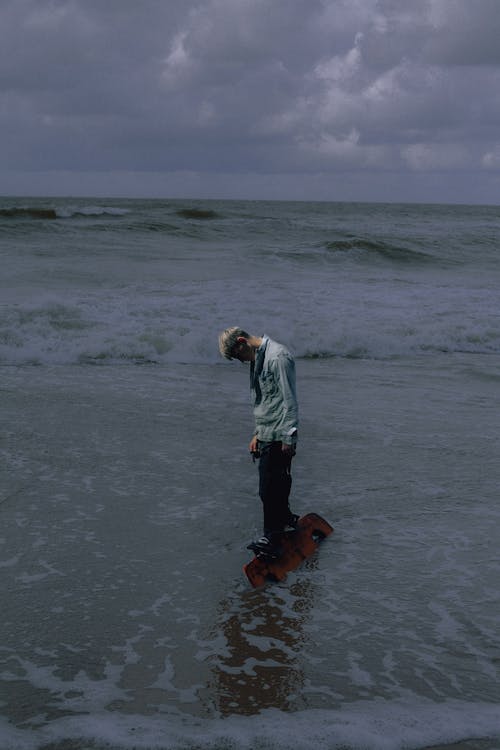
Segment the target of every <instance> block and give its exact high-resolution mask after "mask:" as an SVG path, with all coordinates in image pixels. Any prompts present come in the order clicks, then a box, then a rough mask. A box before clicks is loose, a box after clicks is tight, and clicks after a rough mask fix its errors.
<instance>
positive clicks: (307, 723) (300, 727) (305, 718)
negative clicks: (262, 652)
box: [0, 701, 500, 750]
mask: <svg viewBox="0 0 500 750" xmlns="http://www.w3.org/2000/svg"><path fill="white" fill-rule="evenodd" d="M467 739H490V740H492V741H495V740H497V741H498V742H499V743H500V710H499V708H498V706H497V705H493V704H481V703H477V704H474V703H464V702H458V701H448V702H445V703H442V704H434V703H430V702H417V701H415V702H411V701H408V702H405V703H404V702H386V701H379V702H377V701H375V702H370V703H363V702H361V703H356V704H351V705H346V707H345V708H343V709H341V710H337V711H323V710H307V711H300V712H297V713H283V712H281V711H278V710H275V709H270V710H266V711H263V712H262V713H260V714H258V715H256V716H250V717H237V716H233V717H228V718H226V719H217V720H193V719H192V718H190V717H189V718H188V717H183V716H180V715H174V714H172V715H169V716H161V717H160V716H158V717H152V718H148V717H144V716H131V715H121V714H117V713H105V712H102V713H98V714H92V715H88V714H87V715H82V716H78V717H75V716H73V717H68V718H62V719H58V720H56V721H53V722H51V723H49V724H47V725H45V726H40V727H38V728H36V729H21V728H15V727H13V726H12V725H10V724H7V723H5V722H2V721H0V747H1V748H2V750H38V749H40V748H42V747H44V746H47V745H50V743H58V742H61V741H63V740H66V741H69V740H71V741H72V743H73V744H72V745H71V747H72V748H73V747H75V748H82V750H83V749H84V748H89V750H90V748H92V750H94V748H108V750H109V749H111V748H117V749H118V748H119V749H120V750H129V749H130V750H131V749H132V748H136V749H137V750H139V749H140V750H149V749H150V748H154V749H156V750H177V748H179V749H180V748H183V749H184V750H187V748H193V749H195V748H204V749H206V750H208V749H209V748H210V749H213V750H215V749H217V750H221V748H224V749H225V750H231V749H232V748H235V749H236V748H238V750H246V749H247V748H248V750H259V749H260V748H262V750H263V749H264V748H266V749H268V750H270V749H271V748H272V749H273V750H281V749H282V748H283V750H284V749H285V748H286V750H289V748H291V747H293V748H294V750H311V748H315V749H316V750H335V749H336V748H339V749H340V748H342V749H343V750H348V749H349V750H362V749H365V748H366V749H369V750H400V749H402V748H407V749H410V748H415V749H417V748H425V747H429V746H432V745H436V744H446V743H452V742H458V741H461V740H467ZM87 743H90V745H89V744H87ZM492 747H494V744H493V745H492ZM499 747H500V744H499Z"/></svg>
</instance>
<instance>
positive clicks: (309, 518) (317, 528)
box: [243, 513, 333, 588]
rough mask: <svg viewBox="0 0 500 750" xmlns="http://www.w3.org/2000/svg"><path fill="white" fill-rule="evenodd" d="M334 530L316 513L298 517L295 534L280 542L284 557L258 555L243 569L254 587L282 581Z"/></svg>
mask: <svg viewBox="0 0 500 750" xmlns="http://www.w3.org/2000/svg"><path fill="white" fill-rule="evenodd" d="M332 531H333V528H332V526H330V524H329V523H328V521H325V519H324V518H321V516H318V515H317V514H316V513H308V514H307V515H306V516H302V518H299V520H298V522H297V528H296V529H295V531H285V532H284V533H283V536H282V539H281V540H280V542H281V554H280V556H279V557H278V558H277V559H270V558H267V557H264V556H260V555H258V556H257V555H256V556H255V557H254V558H253V560H251V561H250V562H249V563H247V564H246V565H244V566H243V570H244V571H245V575H246V577H247V578H248V580H249V581H250V583H251V584H252V586H253V587H254V588H257V587H258V586H263V585H264V584H265V583H267V581H282V580H283V579H284V578H286V574H287V573H289V572H290V571H291V570H295V569H296V568H298V567H299V565H300V564H301V563H302V562H303V561H304V560H305V559H306V558H307V557H310V556H311V555H312V554H313V552H315V551H316V549H317V548H318V545H319V543H320V541H321V540H322V539H324V538H325V537H327V536H329V534H331V533H332Z"/></svg>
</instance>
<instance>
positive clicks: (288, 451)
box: [281, 443, 295, 458]
mask: <svg viewBox="0 0 500 750" xmlns="http://www.w3.org/2000/svg"><path fill="white" fill-rule="evenodd" d="M281 452H282V453H283V455H285V456H287V457H288V458H293V457H294V456H295V446H294V445H288V444H287V443H281Z"/></svg>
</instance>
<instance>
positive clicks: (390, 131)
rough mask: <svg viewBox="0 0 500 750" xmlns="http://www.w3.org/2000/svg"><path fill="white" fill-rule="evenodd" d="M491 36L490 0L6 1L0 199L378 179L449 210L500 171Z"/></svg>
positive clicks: (1, 15) (1, 46)
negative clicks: (424, 190)
mask: <svg viewBox="0 0 500 750" xmlns="http://www.w3.org/2000/svg"><path fill="white" fill-rule="evenodd" d="M499 34H500V14H499V13H498V0H474V2H473V3H472V2H470V0H420V1H419V2H416V3H415V2H414V0H397V1H396V0H177V1H176V0H169V2H164V0H142V2H141V3H137V2H136V1H135V0H133V1H132V0H106V2H101V1H100V0H4V1H3V2H2V3H1V4H0V159H1V163H2V164H3V176H2V177H0V190H1V191H2V192H3V193H6V192H10V191H11V190H12V189H16V190H17V189H19V187H18V186H19V185H22V184H24V185H26V186H29V181H30V179H31V180H33V184H34V185H37V186H39V185H40V184H43V180H44V179H45V184H46V185H47V190H50V191H51V192H54V191H56V192H57V184H60V185H61V186H62V187H64V189H65V190H66V189H67V185H68V181H70V175H71V174H74V184H75V186H77V185H78V184H79V179H80V177H81V175H83V174H86V176H87V177H86V179H87V183H86V184H88V183H89V181H90V183H91V178H90V174H91V173H93V174H95V176H96V177H95V184H96V191H97V190H98V187H99V186H101V189H102V185H103V182H102V180H100V179H99V175H102V174H106V175H107V180H108V182H107V183H106V184H108V185H109V186H112V185H113V186H114V185H115V184H119V177H120V175H121V176H122V178H123V180H122V183H121V184H122V185H123V186H124V187H123V190H124V191H125V192H127V193H128V194H134V177H133V175H134V174H141V185H142V184H146V183H147V174H148V173H149V174H150V175H151V183H150V184H151V191H152V193H154V192H157V191H158V190H161V189H166V187H165V188H162V187H161V186H162V185H164V186H169V187H168V189H169V190H170V189H171V188H170V185H175V184H179V182H178V175H179V174H184V175H187V174H189V175H190V178H189V180H187V181H186V183H185V184H186V185H188V184H189V186H190V187H189V189H193V184H196V180H194V181H193V179H192V175H195V174H198V176H199V182H198V184H200V185H201V184H204V185H207V184H210V176H212V182H213V184H217V185H218V190H219V194H220V191H221V189H222V188H221V187H220V186H221V185H223V184H224V180H223V177H222V176H223V175H224V176H225V177H224V179H225V180H226V184H227V186H228V188H227V192H228V194H232V192H231V191H233V190H234V181H233V178H232V177H231V175H233V176H234V179H239V180H240V181H241V184H242V185H244V183H245V180H246V184H247V186H248V192H249V194H250V193H252V195H253V197H259V194H258V193H259V188H258V185H259V184H260V185H261V188H262V191H264V193H265V190H266V189H268V188H269V185H270V184H271V182H272V184H273V197H279V196H277V195H274V193H276V192H279V190H278V187H277V186H278V185H280V184H281V185H282V191H283V195H282V197H287V191H288V193H289V187H290V181H289V178H288V175H289V174H291V173H293V174H295V175H297V176H299V178H300V175H301V174H303V175H304V176H305V177H307V179H305V181H304V185H305V184H306V183H307V185H308V186H309V187H308V188H307V189H310V184H311V183H310V179H312V176H313V175H314V174H316V175H317V176H318V177H317V180H316V183H315V184H316V185H317V186H321V187H318V190H321V191H324V190H325V185H326V186H327V185H328V184H329V182H328V175H329V174H330V175H332V176H335V175H337V174H338V173H339V172H342V173H343V174H344V175H345V174H349V173H351V177H350V180H351V184H352V185H353V186H355V185H356V184H358V185H359V186H363V190H361V189H360V197H361V193H363V196H362V197H363V198H364V199H366V198H367V197H368V196H367V195H366V194H365V193H366V190H365V187H366V185H376V184H377V176H378V179H379V181H380V182H382V181H384V180H386V175H387V173H388V172H389V171H390V172H391V174H394V175H396V176H397V184H398V185H400V186H401V185H406V186H407V185H408V182H409V181H411V180H415V181H416V179H417V176H418V184H419V185H420V184H423V183H422V180H423V178H424V176H425V175H427V179H428V180H429V185H430V184H431V183H432V181H433V180H434V184H435V177H436V175H437V174H438V173H439V175H441V176H442V175H446V174H448V175H449V180H448V183H447V184H448V185H449V195H448V196H446V195H443V196H442V198H441V199H443V200H446V199H449V200H454V199H455V197H456V196H457V195H458V193H457V188H456V185H457V180H459V179H460V175H461V174H462V173H464V174H465V172H466V173H467V180H468V182H469V184H470V185H472V184H473V183H474V181H475V184H477V181H478V180H479V181H480V180H484V184H485V185H486V184H487V185H488V186H489V185H492V184H493V185H495V182H492V181H491V180H492V175H494V174H496V171H497V170H499V169H500V137H499V136H498V132H499V131H498V126H499V120H500V93H499V92H500V46H499V45H498V42H497V40H498V37H499ZM23 173H24V174H25V175H26V177H25V179H24V181H23ZM36 173H38V177H37V178H36V179H34V177H33V175H35V174H36ZM62 174H64V175H65V178H64V181H61V175H62ZM113 174H116V180H115V179H114V178H112V177H111V175H113ZM162 174H163V175H165V180H164V181H162V179H161V177H160V178H159V177H158V175H160V176H161V175H162ZM169 175H176V179H175V180H174V179H173V178H172V179H171V180H170V179H169ZM259 175H260V178H259ZM280 175H282V177H280ZM125 176H126V180H125ZM471 176H474V178H473V179H471ZM259 179H260V183H259ZM58 180H59V183H58V182H57V181H58ZM356 180H357V181H358V182H357V183H356ZM443 180H444V178H442V179H441V180H440V182H439V184H440V190H443V185H444V184H446V180H444V181H443ZM344 184H347V181H346V180H345V181H344ZM415 184H417V182H415ZM110 189H111V187H110ZM242 189H243V188H242ZM304 190H306V188H304ZM352 190H354V187H352ZM352 190H351V192H352ZM485 191H486V188H485V189H484V190H482V191H481V196H482V197H481V199H482V200H484V194H485ZM26 192H30V191H29V189H28V187H27V188H26ZM142 192H144V190H142ZM410 192H411V191H409V192H408V195H410ZM486 192H487V191H486ZM377 194H378V191H377V190H375V192H374V194H373V197H374V198H376V197H377ZM399 195H400V193H399V191H398V190H396V191H395V197H398V196H399ZM470 195H471V197H470V200H473V199H474V198H475V195H474V191H473V189H472V188H471V189H470ZM412 196H413V193H412ZM294 197H297V195H296V194H295V188H294ZM303 197H304V198H307V197H309V196H308V194H307V192H304V195H303ZM312 197H324V198H329V197H332V195H331V194H328V193H325V194H324V195H323V194H321V195H320V194H317V195H315V196H312ZM334 197H337V198H338V197H341V196H339V195H338V194H337V193H335V196H334ZM348 197H349V198H352V195H351V194H349V196H348ZM460 198H461V199H462V194H461V193H460ZM491 199H492V200H495V199H496V195H493V194H492V196H491Z"/></svg>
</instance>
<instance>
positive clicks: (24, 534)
mask: <svg viewBox="0 0 500 750" xmlns="http://www.w3.org/2000/svg"><path fill="white" fill-rule="evenodd" d="M0 253H1V272H0V278H1V297H0V379H1V381H0V409H1V411H0V414H1V428H0V429H1V445H0V461H1V463H0V472H1V475H0V581H1V588H0V611H1V618H0V748H1V750H41V749H42V748H43V750H84V749H87V748H88V749H89V750H102V749H103V748H115V749H117V750H130V749H131V748H140V749H141V750H143V749H144V750H145V749H148V748H156V749H158V750H180V749H182V750H195V749H201V748H203V749H205V748H207V749H208V748H211V749H213V750H215V749H217V750H222V749H224V750H232V749H233V748H234V749H236V748H238V750H240V749H243V748H249V749H250V748H252V750H259V749H260V748H262V749H264V748H265V749H266V750H282V749H284V748H287V749H288V748H291V747H293V748H297V750H303V749H306V748H307V749H309V748H315V749H317V750H341V749H342V750H351V749H352V750H357V749H358V748H368V749H372V748H373V749H374V750H379V749H380V750H399V749H400V748H414V749H415V750H416V749H417V748H427V747H431V746H433V747H434V746H436V747H437V746H439V747H444V746H446V747H454V748H461V749H462V750H466V749H467V750H498V749H499V748H500V705H499V704H500V595H499V584H498V580H499V573H500V553H499V549H500V523H499V521H500V506H499V502H498V498H499V490H500V468H499V465H500V462H499V448H500V438H499V433H500V430H499V427H500V417H499V407H500V367H499V366H500V209H499V208H497V207H493V206H490V207H478V206H422V205H375V204H370V205H367V204H365V205H363V204H327V203H279V202H259V201H255V202H237V201H203V202H196V201H160V200H158V201H139V200H138V201H133V200H106V201H104V200H102V199H87V200H85V199H74V200H71V199H46V200H41V199H29V198H26V199H20V198H12V199H7V198H4V199H1V200H0ZM228 325H242V326H244V327H246V328H248V329H249V330H250V332H254V333H256V334H262V333H267V334H268V335H270V336H271V337H273V338H276V339H277V340H279V341H281V342H283V343H285V344H286V345H287V346H288V347H289V348H290V349H291V350H292V351H293V352H294V354H295V356H296V362H297V384H298V394H299V403H300V410H301V430H300V443H299V450H298V454H297V456H296V458H295V460H294V467H293V477H294V484H293V489H292V507H293V510H294V511H295V512H298V513H305V512H308V511H316V512H318V513H320V514H321V515H323V516H325V517H326V518H327V519H328V520H329V521H330V522H331V523H332V525H333V526H334V528H335V532H334V534H333V535H332V536H331V537H329V538H328V539H327V540H325V542H324V543H323V544H322V545H321V547H320V550H319V551H318V553H317V555H316V556H315V557H314V558H312V559H311V560H309V561H307V562H306V563H305V564H304V565H303V566H302V567H301V568H300V569H299V570H297V571H296V572H294V573H292V574H290V575H289V576H288V578H287V579H286V581H284V582H282V583H280V584H273V585H269V586H267V587H266V588H264V589H261V590H253V589H251V588H250V587H249V585H248V583H247V581H246V579H245V577H244V575H243V573H242V566H243V564H244V563H245V562H246V561H247V560H248V559H249V553H248V551H247V550H246V549H245V548H246V544H247V543H248V541H249V540H250V539H252V538H253V537H255V535H257V534H259V533H260V530H261V529H260V524H261V509H260V507H259V503H260V501H259V499H258V495H257V469H256V466H254V465H253V464H252V461H251V460H250V458H249V456H248V451H247V446H248V442H249V440H250V437H251V434H252V429H253V424H252V415H251V405H250V397H249V389H248V380H247V377H248V372H247V370H246V368H245V366H242V365H240V364H239V363H237V362H231V363H229V362H226V361H224V360H222V359H221V358H220V357H219V355H218V351H217V335H218V333H219V331H220V330H221V329H222V328H225V327H227V326H228Z"/></svg>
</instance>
